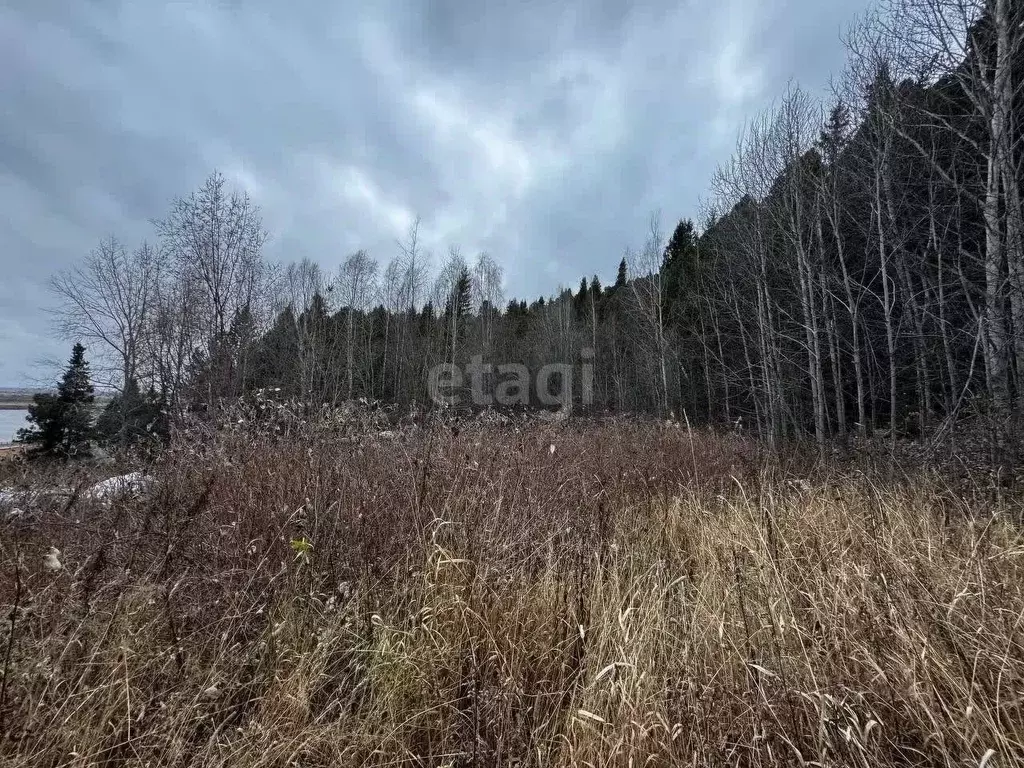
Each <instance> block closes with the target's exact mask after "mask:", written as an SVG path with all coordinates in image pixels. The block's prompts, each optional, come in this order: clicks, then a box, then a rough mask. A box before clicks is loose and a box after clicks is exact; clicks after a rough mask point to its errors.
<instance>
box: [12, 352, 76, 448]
mask: <svg viewBox="0 0 1024 768" xmlns="http://www.w3.org/2000/svg"><path fill="white" fill-rule="evenodd" d="M94 400H95V397H94V396H93V386H92V382H91V381H90V380H89V364H88V363H87V362H86V360H85V347H83V346H82V345H81V344H75V346H74V347H73V348H72V351H71V360H70V361H68V368H67V370H66V371H65V372H64V376H63V377H62V378H61V381H60V383H59V384H58V385H57V394H56V395H52V394H48V393H47V394H41V395H36V396H35V397H34V398H33V404H32V405H30V406H29V409H28V421H29V422H30V423H32V424H34V425H35V426H33V427H30V428H27V429H22V430H20V431H19V432H18V441H19V442H22V443H26V444H29V445H31V446H33V448H32V450H31V452H30V453H31V455H34V456H47V457H59V458H74V457H86V456H88V455H89V453H90V442H91V440H92V438H93V414H92V408H93V402H94Z"/></svg>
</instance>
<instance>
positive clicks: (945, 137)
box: [53, 0, 1024, 445]
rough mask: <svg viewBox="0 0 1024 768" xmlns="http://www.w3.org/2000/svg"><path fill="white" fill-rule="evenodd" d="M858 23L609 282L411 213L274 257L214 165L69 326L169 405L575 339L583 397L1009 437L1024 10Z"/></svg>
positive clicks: (331, 383) (1019, 311)
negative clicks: (281, 261) (363, 234)
mask: <svg viewBox="0 0 1024 768" xmlns="http://www.w3.org/2000/svg"><path fill="white" fill-rule="evenodd" d="M845 42H846V45H847V49H848V65H847V68H846V70H845V72H844V73H842V75H841V76H838V77H837V78H836V80H835V84H834V88H833V89H832V91H833V92H832V94H831V96H830V97H829V99H827V100H826V101H825V102H823V103H819V102H818V101H817V100H816V99H815V98H814V97H812V96H811V95H809V94H808V93H806V92H805V91H803V90H801V89H800V87H799V86H798V85H796V84H793V85H791V86H790V87H789V88H788V89H787V90H786V92H785V93H783V94H781V95H780V97H779V99H778V101H777V102H776V104H775V106H774V107H773V108H771V109H770V110H768V111H767V112H765V113H764V114H762V115H760V116H758V117H756V118H755V119H753V120H752V121H751V122H750V123H749V124H748V125H747V127H746V128H745V129H744V130H743V132H742V134H741V136H740V137H739V139H738V142H737V146H736V149H735V152H734V154H733V156H732V158H731V159H730V160H729V162H727V163H725V164H724V165H723V166H722V167H721V168H720V169H719V171H718V172H717V174H716V175H715V178H714V179H713V182H712V187H711V189H710V190H709V193H708V203H707V205H706V208H705V210H703V211H701V212H700V214H699V215H697V216H695V217H694V218H696V219H698V221H697V222H694V221H693V220H692V219H690V218H686V219H683V220H682V221H679V222H678V224H676V225H675V226H674V227H671V226H670V227H666V228H664V229H663V225H662V222H661V220H660V218H659V216H657V215H653V216H652V217H651V220H650V227H649V231H648V232H646V233H644V234H643V235H642V236H641V237H640V238H638V240H640V241H642V244H640V245H639V247H638V248H636V249H635V250H629V251H627V252H626V253H625V254H624V255H622V254H617V253H609V254H603V255H602V254H595V255H594V259H595V261H594V265H593V271H594V272H602V273H605V274H607V275H608V276H609V277H610V275H611V272H612V270H613V269H614V268H615V265H616V262H617V263H618V269H617V271H616V272H615V275H614V279H609V280H606V284H602V281H601V280H600V279H599V277H598V276H597V275H596V274H593V275H592V274H587V275H584V276H582V279H581V280H580V282H579V285H578V287H575V286H573V287H572V288H565V289H561V290H559V291H558V292H557V293H556V294H555V295H552V296H546V297H541V298H537V299H536V300H532V301H527V300H521V299H516V298H511V299H508V300H506V299H507V297H505V296H504V295H503V289H502V286H503V283H504V275H503V269H502V267H501V266H500V264H499V260H498V259H496V258H494V257H492V256H490V255H487V254H480V255H478V256H473V257H468V256H466V255H464V254H462V253H461V252H460V250H459V249H458V248H457V247H452V248H451V249H450V250H449V251H448V253H447V254H445V255H443V256H441V257H439V256H438V255H436V254H434V255H432V254H429V253H427V252H425V250H424V249H423V247H422V246H421V244H420V243H419V242H418V240H417V227H415V226H414V227H413V228H412V229H411V230H410V231H409V232H408V233H407V235H406V236H405V237H404V238H403V240H402V242H401V243H400V244H399V247H398V248H397V249H396V254H395V255H394V258H392V259H391V260H390V261H388V262H387V263H386V264H383V265H382V264H381V263H380V262H379V261H378V260H377V258H376V256H375V255H372V254H369V253H366V252H363V251H360V252H358V253H355V254H352V255H351V256H349V257H347V258H346V259H345V260H344V262H343V263H342V264H341V266H340V268H339V269H338V270H337V271H336V272H333V273H332V272H330V271H329V270H326V269H325V268H323V267H321V266H320V265H319V264H317V263H316V262H314V261H312V260H303V261H301V262H296V263H292V264H287V265H273V264H269V263H267V262H266V260H265V259H264V257H263V254H262V249H263V246H264V245H265V243H266V241H267V237H268V234H267V232H266V231H265V230H264V228H263V226H262V223H261V219H260V212H259V210H258V208H257V207H256V206H255V205H254V204H253V203H252V201H251V200H250V199H249V198H248V197H247V196H246V195H245V194H244V192H242V191H234V190H231V189H229V188H228V185H227V183H226V181H225V179H224V178H223V177H222V176H220V175H218V174H214V175H212V176H211V177H210V178H209V179H208V180H207V181H206V182H205V184H204V185H203V186H202V187H201V188H200V189H199V190H198V191H197V192H195V193H194V194H192V195H190V196H188V197H185V198H182V199H179V200H176V201H175V202H174V203H173V204H172V206H171V210H170V212H169V213H168V214H167V215H166V217H165V218H163V219H162V220H160V221H158V222H157V224H156V231H155V237H154V241H153V244H144V245H142V246H140V247H138V248H135V249H129V248H126V247H125V246H124V245H123V244H122V243H120V242H119V241H118V240H117V239H116V238H113V237H111V238H108V239H106V240H104V241H103V242H101V243H100V245H99V247H98V248H96V249H95V250H94V251H93V252H92V253H91V254H89V255H88V257H87V258H86V259H85V260H84V261H83V262H82V263H81V264H80V265H78V266H77V267H75V268H74V269H72V270H70V271H68V272H66V273H63V274H61V275H59V276H57V277H56V278H55V279H54V282H53V288H54V290H55V291H56V293H57V295H58V296H59V297H60V299H61V306H62V309H61V319H62V325H63V330H64V331H65V332H66V333H67V335H69V336H72V337H74V338H76V339H81V340H83V341H86V342H87V343H90V344H91V350H90V351H91V353H92V354H94V355H95V354H99V355H101V357H102V359H103V360H104V361H105V362H106V363H109V367H110V369H111V380H112V381H114V382H116V383H117V385H118V386H120V387H125V388H127V387H129V386H130V387H132V388H133V391H138V390H139V388H140V387H141V389H142V390H143V391H145V390H146V389H149V390H151V391H152V392H153V393H155V396H156V397H158V398H159V399H160V400H161V402H163V403H165V404H166V405H167V406H168V407H169V408H171V409H172V410H175V409H181V408H186V407H194V406H196V405H199V404H204V405H206V406H209V405H213V404H216V403H217V402H219V401H220V400H221V399H223V398H234V397H238V396H240V395H244V394H246V393H251V392H253V391H256V390H267V389H272V390H274V391H275V392H278V393H279V395H280V396H281V397H291V398H296V399H299V400H301V401H304V402H309V403H339V402H341V401H344V400H351V399H356V398H366V399H368V400H380V401H386V402H394V403H398V404H401V405H403V406H412V405H413V404H418V405H422V404H428V392H427V381H428V372H429V371H430V369H431V368H432V367H433V366H436V365H437V364H439V363H445V362H447V363H452V364H457V365H466V364H467V363H470V362H471V361H473V360H474V359H480V360H483V361H486V362H490V363H494V364H496V365H497V364H506V363H518V364H522V365H525V366H526V367H527V368H528V369H530V370H531V371H534V370H537V369H539V368H540V367H541V366H543V365H545V364H549V363H567V364H573V365H576V364H580V363H581V362H586V363H587V364H588V365H592V366H593V369H592V370H593V391H592V393H586V395H587V396H586V397H584V393H583V392H581V391H574V393H573V397H574V401H575V402H576V403H577V404H581V405H587V406H588V407H589V408H591V409H594V410H598V411H604V410H614V411H616V412H624V411H628V412H651V413H656V414H658V415H660V416H665V417H669V416H674V417H675V418H678V419H684V418H685V419H686V420H687V421H688V422H689V423H691V424H720V425H733V426H736V427H740V428H743V429H748V430H752V431H755V432H756V433H758V434H759V435H761V436H763V437H764V438H765V439H766V440H767V441H769V442H770V443H772V444H778V443H779V442H780V441H783V440H789V439H793V438H796V439H813V440H816V441H817V442H818V443H819V445H824V444H825V443H826V442H827V441H829V440H830V439H832V438H835V437H844V436H847V435H854V434H860V435H868V434H871V433H875V434H877V433H884V434H885V435H887V436H891V437H892V438H895V437H896V436H897V435H901V434H902V435H916V434H922V433H934V432H935V431H936V430H940V431H941V430H948V429H949V428H950V427H951V425H953V424H954V423H956V422H957V421H958V420H960V419H963V418H967V417H972V418H980V419H982V420H983V421H984V423H985V424H986V425H988V426H989V427H990V428H991V434H992V435H993V436H994V437H995V444H997V445H998V444H1000V443H1003V442H1005V440H1006V438H1007V437H1008V436H1009V434H1010V425H1011V424H1012V423H1013V417H1014V415H1015V414H1018V413H1020V412H1021V411H1022V408H1024V208H1022V201H1021V184H1022V180H1024V168H1022V163H1024V143H1022V135H1024V119H1022V115H1024V111H1022V88H1024V5H1022V4H1020V3H1014V2H1011V0H987V1H985V0H976V1H974V2H969V1H968V0H892V1H891V2H889V3H887V4H885V5H884V6H883V7H880V8H879V9H878V10H877V12H876V13H874V14H873V15H871V16H870V17H868V18H866V19H864V20H862V21H861V22H859V23H858V24H857V25H855V26H854V27H853V28H852V29H851V30H850V31H849V32H848V34H847V35H846V36H845ZM620 256H621V260H620V259H619V257H620ZM326 258H327V257H326V256H325V259H326ZM500 259H501V260H502V261H505V263H507V264H510V265H511V264H514V263H515V254H501V255H500ZM605 270H607V272H605ZM477 356H479V357H477ZM500 380H501V375H500V373H495V372H492V373H490V374H488V375H487V376H486V377H485V383H484V386H485V387H488V388H493V387H495V386H497V385H498V384H499V383H500ZM578 386H579V385H578V383H577V387H578ZM591 394H592V396H591ZM533 395H534V396H535V395H536V393H533ZM591 400H592V402H589V403H588V402H586V401H591ZM534 401H535V397H534ZM467 404H468V400H467Z"/></svg>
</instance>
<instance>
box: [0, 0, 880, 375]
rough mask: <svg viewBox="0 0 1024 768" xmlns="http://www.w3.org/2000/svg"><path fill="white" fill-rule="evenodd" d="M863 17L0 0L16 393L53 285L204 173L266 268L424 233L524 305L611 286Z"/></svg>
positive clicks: (46, 346)
mask: <svg viewBox="0 0 1024 768" xmlns="http://www.w3.org/2000/svg"><path fill="white" fill-rule="evenodd" d="M865 4H866V0H844V2H837V3H821V2H817V0H790V1H789V2H783V3H781V4H777V5H775V6H773V7H766V6H765V5H764V4H762V3H759V2H755V0H723V2H720V3H715V4H707V3H697V2H690V3H678V2H668V0H664V1H663V2H662V1H660V0H659V1H656V2H649V3H626V2H613V1H612V0H600V1H599V2H585V1H584V0H574V1H572V2H555V1H554V0H551V1H550V2H549V1H547V0H528V1H524V2H522V3H503V4H493V3H470V2H462V1H456V0H440V1H438V2H432V3H426V4H412V3H407V2H401V1H400V0H390V1H389V2H384V3H363V4H357V3H330V2H313V0H297V2H293V3H289V4H287V5H282V4H280V3H271V2H269V0H253V1H252V2H244V3H243V2H228V1H227V0H219V2H218V1H217V0H209V2H198V1H196V2H173V3H172V2H168V3H156V2H154V3H136V2H118V1H116V0H90V1H88V2H84V1H83V2H76V3H66V2H59V1H58V0H35V2H32V3H22V2H17V0H6V4H4V3H3V2H2V0H0V104H2V105H3V106H2V107H0V109H2V112H0V206H2V209H3V211H4V214H3V217H2V218H0V274H3V276H4V277H3V279H2V280H0V317H2V318H3V319H2V325H0V384H17V383H21V382H24V381H26V380H31V379H34V378H36V377H38V376H39V375H41V374H40V371H39V369H37V368H35V367H34V366H33V363H34V361H35V360H36V359H37V358H40V357H55V358H58V359H63V358H64V357H65V356H66V352H65V351H64V347H65V346H66V345H65V343H64V342H63V341H59V340H57V339H55V338H53V336H52V335H51V334H50V327H49V322H48V318H47V315H46V312H45V309H46V306H47V304H48V302H49V300H50V299H49V297H48V295H47V293H46V290H45V284H46V280H47V279H48V278H49V276H50V275H51V274H52V273H53V272H54V271H56V270H59V269H62V268H65V267H67V266H68V265H69V264H71V263H73V262H74V260H75V259H76V258H77V257H78V256H79V255H80V254H82V253H83V252H85V251H87V250H89V249H90V248H92V247H93V246H94V245H95V243H96V242H97V241H98V240H99V239H100V238H101V237H103V236H105V235H108V234H116V235H117V236H118V237H119V238H121V239H122V240H124V241H125V242H127V243H129V244H132V243H134V242H137V241H139V240H141V239H142V238H145V237H152V227H151V225H150V221H151V220H152V219H154V218H159V217H161V216H162V215H164V213H165V212H166V209H167V205H168V203H169V201H170V200H171V199H172V198H173V197H175V196H176V195H180V194H188V193H189V192H190V191H191V190H192V189H194V188H195V187H196V186H198V184H199V183H201V181H202V179H203V178H204V177H205V176H206V174H207V173H209V171H210V170H212V169H213V168H218V169H220V170H221V171H222V172H224V173H225V174H226V175H227V176H228V177H229V178H230V179H231V180H232V181H233V182H234V183H236V184H238V185H244V186H246V187H247V188H248V190H249V192H250V194H251V195H252V196H253V198H254V199H255V200H256V202H257V203H259V204H260V205H261V206H262V208H263V211H264V215H265V221H266V224H267V227H268V229H270V231H271V234H272V240H271V242H270V244H269V245H268V249H267V255H268V257H269V258H271V259H274V260H290V259H295V258H302V257H306V256H308V257H311V258H315V259H318V260H320V261H321V262H322V263H324V265H325V266H327V267H328V268H332V269H333V268H334V266H336V265H337V264H338V263H339V262H340V261H341V259H342V258H344V256H345V254H346V253H348V252H350V251H351V250H353V249H354V248H358V247H366V248H368V249H369V250H370V251H371V253H373V255H375V256H376V257H377V258H379V259H380V260H381V261H386V260H387V259H388V258H390V257H391V256H392V255H393V254H394V252H395V246H394V240H395V238H396V237H400V236H401V235H402V234H403V230H404V228H405V226H407V224H408V222H409V221H410V220H411V219H412V217H413V216H416V215H419V216H421V217H422V219H423V233H424V237H425V239H426V241H427V243H426V244H427V245H428V247H430V248H432V249H433V250H434V251H435V253H438V254H440V253H443V252H444V250H445V249H446V247H447V245H448V244H449V243H459V244H461V245H462V246H463V250H464V252H466V253H467V254H473V253H474V252H475V251H476V250H479V249H487V250H488V251H490V252H491V253H492V255H494V256H495V257H496V258H497V259H499V260H500V261H501V262H503V263H504V265H505V266H506V274H507V289H508V292H509V293H510V294H516V295H519V296H524V297H530V298H532V297H533V296H535V295H537V294H539V293H551V292H553V291H554V290H555V289H556V288H557V286H558V284H560V283H561V284H564V285H572V286H574V285H576V284H577V283H578V281H579V277H580V275H582V274H588V275H589V274H592V273H595V272H596V273H598V274H599V275H601V277H602V279H607V278H609V277H611V275H612V274H613V272H614V269H615V266H616V264H617V262H618V259H619V257H620V256H621V252H622V249H623V247H625V246H626V245H627V244H629V243H634V244H636V243H638V242H639V241H640V240H641V239H642V237H643V234H644V228H645V221H646V218H647V216H648V214H649V213H650V212H651V211H652V210H654V209H659V208H660V209H661V210H662V212H663V216H664V219H665V226H666V228H667V227H670V226H671V225H672V224H673V223H674V220H675V218H677V217H679V216H686V215H689V216H693V215H696V213H697V201H698V197H699V196H700V195H701V194H702V193H704V192H705V190H706V189H707V187H708V181H709V179H710V176H711V173H712V171H713V169H714V166H715V164H716V163H718V162H722V161H724V160H725V159H726V158H727V157H728V154H729V151H730V150H731V148H732V144H733V139H734V137H735V134H736V131H737V130H738V129H739V127H740V126H741V124H742V122H743V121H744V119H746V118H748V117H750V116H752V114H753V113H754V112H755V111H756V110H758V109H760V108H763V107H764V106H766V105H767V104H768V103H769V102H770V100H771V99H772V98H773V97H775V96H777V95H778V94H779V93H780V92H781V90H782V89H783V88H784V87H785V84H786V81H787V80H788V79H790V78H796V79H798V80H800V81H803V82H805V83H806V84H807V85H808V86H810V87H811V88H812V89H821V88H823V87H824V85H825V84H826V83H827V81H828V77H829V74H830V73H831V72H837V71H838V69H839V67H840V66H841V64H842V58H843V56H842V51H841V45H840V41H839V38H838V33H839V31H840V29H841V28H842V27H843V26H844V25H845V24H846V23H848V22H849V21H850V20H851V19H852V18H853V16H854V15H855V14H856V13H858V12H859V11H861V10H862V9H863V7H864V5H865ZM44 372H45V374H46V375H51V374H52V371H49V370H46V371H44Z"/></svg>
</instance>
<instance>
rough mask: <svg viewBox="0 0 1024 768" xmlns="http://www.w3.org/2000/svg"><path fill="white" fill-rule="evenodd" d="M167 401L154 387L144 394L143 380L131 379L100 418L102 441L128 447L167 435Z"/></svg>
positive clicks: (98, 422)
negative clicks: (140, 383) (161, 398)
mask: <svg viewBox="0 0 1024 768" xmlns="http://www.w3.org/2000/svg"><path fill="white" fill-rule="evenodd" d="M166 432H167V430H166V420H165V417H164V409H163V403H162V402H161V401H160V397H159V396H158V395H157V393H156V391H155V390H154V389H152V388H150V390H149V391H148V392H147V393H146V394H145V395H144V394H142V391H141V390H140V389H139V384H138V382H137V381H135V380H134V379H129V380H128V383H127V384H126V385H125V388H124V391H123V392H121V393H120V394H118V395H116V396H115V397H114V398H113V399H112V400H111V401H110V403H108V404H107V407H106V408H104V409H103V413H101V414H100V417H99V418H98V419H97V420H96V437H97V438H98V439H99V441H100V442H102V443H104V444H106V445H111V446H116V447H118V448H127V447H128V446H131V445H134V444H136V443H138V442H139V441H141V440H144V439H147V438H160V437H165V436H166Z"/></svg>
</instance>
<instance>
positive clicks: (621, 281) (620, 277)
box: [613, 256, 628, 288]
mask: <svg viewBox="0 0 1024 768" xmlns="http://www.w3.org/2000/svg"><path fill="white" fill-rule="evenodd" d="M627 277H628V273H627V267H626V257H625V256H623V257H622V261H620V262H619V271H618V273H617V274H616V275H615V285H614V286H613V287H614V288H624V287H625V285H626V279H627Z"/></svg>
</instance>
